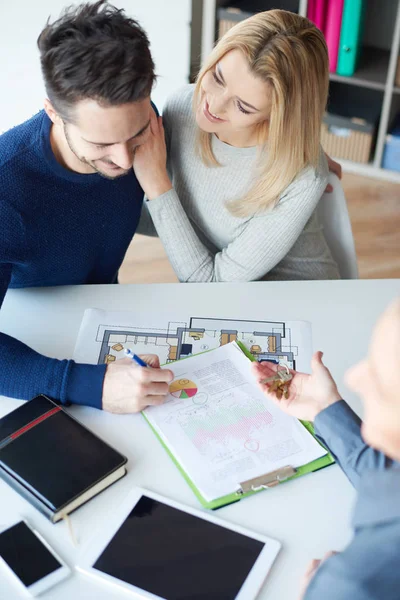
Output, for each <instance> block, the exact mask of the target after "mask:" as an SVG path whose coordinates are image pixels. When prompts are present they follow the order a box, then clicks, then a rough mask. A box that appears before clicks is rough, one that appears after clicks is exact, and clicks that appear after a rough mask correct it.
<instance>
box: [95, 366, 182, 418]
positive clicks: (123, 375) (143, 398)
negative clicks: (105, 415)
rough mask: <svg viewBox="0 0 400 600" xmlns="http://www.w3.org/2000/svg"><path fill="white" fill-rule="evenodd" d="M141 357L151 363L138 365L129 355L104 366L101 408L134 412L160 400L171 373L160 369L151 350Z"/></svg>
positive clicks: (166, 391) (121, 412)
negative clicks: (147, 366)
mask: <svg viewBox="0 0 400 600" xmlns="http://www.w3.org/2000/svg"><path fill="white" fill-rule="evenodd" d="M141 358H142V359H143V360H144V361H145V362H146V363H147V364H148V365H149V366H150V367H151V368H145V367H138V366H137V365H136V364H135V363H134V362H133V361H132V360H131V359H130V358H124V359H122V360H117V361H116V362H114V363H112V364H110V365H108V366H107V369H106V374H105V377H104V384H103V398H102V404H103V410H106V411H108V412H112V413H120V414H123V413H137V412H140V411H141V410H143V409H144V408H146V406H149V405H154V404H162V403H163V402H164V400H165V398H166V395H167V394H168V384H169V383H170V382H171V381H172V380H173V378H174V375H173V373H172V371H170V370H169V369H160V361H159V359H158V356H156V355H155V354H145V355H142V356H141Z"/></svg>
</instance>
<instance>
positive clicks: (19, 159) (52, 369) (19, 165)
mask: <svg viewBox="0 0 400 600" xmlns="http://www.w3.org/2000/svg"><path fill="white" fill-rule="evenodd" d="M50 128H51V121H50V119H49V118H48V116H47V115H46V113H45V112H44V111H41V112H39V113H38V114H37V115H35V116H34V117H33V118H32V119H30V120H29V121H26V122H25V123H23V124H22V125H19V126H17V127H14V128H13V129H11V130H10V131H8V132H6V133H4V134H3V135H2V136H0V305H1V303H2V302H3V299H4V295H5V293H6V291H7V288H8V287H10V288H22V287H31V286H56V285H77V284H88V283H114V282H116V280H117V275H118V269H119V267H120V265H121V263H122V260H123V258H124V255H125V252H126V250H127V248H128V245H129V243H130V241H131V239H132V237H133V235H134V233H135V230H136V227H137V224H138V221H139V217H140V212H141V207H142V202H143V191H142V189H141V188H140V186H139V183H138V181H137V179H136V177H135V175H134V173H133V171H132V172H130V173H129V174H128V175H126V176H123V177H121V178H118V179H115V180H108V179H106V178H104V177H102V176H101V175H99V174H97V173H94V174H90V175H82V174H79V173H74V172H71V171H68V170H67V169H65V168H64V167H62V166H61V165H60V164H59V163H58V162H57V161H56V159H55V157H54V154H53V151H52V148H51V145H50ZM60 318H61V319H62V315H60ZM105 369H106V366H105V365H83V364H77V363H75V362H74V361H72V360H57V359H54V358H48V357H46V356H43V355H41V354H38V353H37V352H35V351H34V350H32V349H31V348H28V346H26V345H25V344H23V343H22V342H20V341H18V340H16V339H14V338H12V337H10V336H8V335H5V334H3V333H0V394H3V395H5V396H10V397H13V398H20V399H24V400H27V399H30V398H32V397H33V396H35V395H36V394H38V393H44V394H47V395H49V396H50V397H52V398H55V399H58V400H60V401H61V402H62V403H68V402H72V403H77V404H88V405H90V406H95V407H97V408H101V396H102V387H103V379H104V374H105Z"/></svg>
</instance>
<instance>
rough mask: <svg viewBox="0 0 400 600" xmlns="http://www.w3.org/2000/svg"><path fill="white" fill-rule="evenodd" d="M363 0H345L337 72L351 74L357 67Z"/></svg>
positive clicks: (362, 18)
mask: <svg viewBox="0 0 400 600" xmlns="http://www.w3.org/2000/svg"><path fill="white" fill-rule="evenodd" d="M364 14H365V0H345V1H344V7H343V19H342V29H341V31H340V44H339V54H338V64H337V72H338V74H339V75H345V76H351V75H354V71H355V70H356V68H357V62H358V58H359V54H360V47H361V33H362V29H363V24H364Z"/></svg>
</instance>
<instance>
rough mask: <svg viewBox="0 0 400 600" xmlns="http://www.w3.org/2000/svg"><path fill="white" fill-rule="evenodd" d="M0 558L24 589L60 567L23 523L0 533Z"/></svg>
mask: <svg viewBox="0 0 400 600" xmlns="http://www.w3.org/2000/svg"><path fill="white" fill-rule="evenodd" d="M0 556H1V557H2V558H3V560H4V561H5V562H6V563H7V564H8V566H9V567H10V569H12V570H13V571H14V573H15V575H16V576H17V577H18V578H19V579H20V580H21V581H22V583H23V584H24V585H25V586H26V587H28V586H30V585H32V584H33V583H36V581H39V580H40V579H42V578H43V577H46V576H47V575H49V574H50V573H53V572H54V571H56V570H57V569H59V568H60V567H61V566H62V565H61V564H60V563H59V562H58V560H57V559H56V558H55V557H54V556H53V554H52V553H51V552H50V551H49V550H48V549H47V548H46V546H44V545H43V544H42V542H41V541H40V539H39V538H38V537H37V536H36V535H35V534H34V533H33V532H32V531H31V529H30V528H29V527H28V526H27V525H26V524H25V523H24V522H23V521H21V522H20V523H17V524H16V525H13V526H12V527H10V528H9V529H6V530H5V531H3V532H2V533H0Z"/></svg>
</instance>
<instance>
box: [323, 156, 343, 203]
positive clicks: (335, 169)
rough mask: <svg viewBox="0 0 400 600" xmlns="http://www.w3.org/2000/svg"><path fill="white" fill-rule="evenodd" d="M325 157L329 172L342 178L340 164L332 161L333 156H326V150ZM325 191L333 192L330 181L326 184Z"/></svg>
mask: <svg viewBox="0 0 400 600" xmlns="http://www.w3.org/2000/svg"><path fill="white" fill-rule="evenodd" d="M325 157H326V160H327V161H328V169H329V171H330V172H331V173H334V175H337V176H338V178H339V179H342V165H340V164H339V163H337V162H336V161H334V160H333V158H331V157H330V156H328V155H327V153H326V152H325ZM325 192H328V193H330V192H333V187H332V186H331V184H330V183H328V185H327V186H326V188H325Z"/></svg>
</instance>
